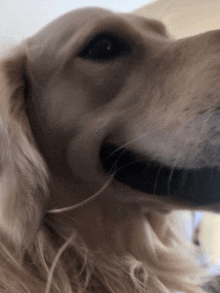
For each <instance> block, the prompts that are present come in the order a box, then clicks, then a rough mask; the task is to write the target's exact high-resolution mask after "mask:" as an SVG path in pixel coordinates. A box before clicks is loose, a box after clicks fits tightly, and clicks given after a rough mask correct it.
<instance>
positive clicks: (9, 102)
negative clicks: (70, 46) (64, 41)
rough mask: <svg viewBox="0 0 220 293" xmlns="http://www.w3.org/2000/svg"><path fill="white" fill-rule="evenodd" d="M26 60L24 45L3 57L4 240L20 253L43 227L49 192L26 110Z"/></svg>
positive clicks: (0, 155) (0, 204)
mask: <svg viewBox="0 0 220 293" xmlns="http://www.w3.org/2000/svg"><path fill="white" fill-rule="evenodd" d="M26 63H27V55H26V53H25V49H24V48H23V47H19V48H18V49H16V50H15V51H14V52H13V53H12V54H11V55H10V56H8V57H7V58H4V59H3V60H1V61H0V235H1V236H0V237H3V238H4V239H0V242H2V241H7V247H8V246H9V247H10V245H11V248H12V250H14V251H15V249H16V248H17V249H18V252H19V254H20V255H21V252H22V251H24V250H25V248H26V247H27V245H28V244H29V243H30V242H31V240H32V238H33V237H34V236H35V235H36V232H37V230H38V229H39V225H40V223H41V222H42V218H43V215H44V213H45V209H46V205H47V202H48V194H49V193H48V172H47V168H46V164H45V162H44V160H43V158H42V156H41V154H40V152H39V151H38V149H37V146H36V144H35V141H34V138H33V135H32V133H31V129H30V125H29V121H28V118H27V116H26V113H25V99H26V94H27V92H28V86H27V76H26ZM2 235H3V236H2Z"/></svg>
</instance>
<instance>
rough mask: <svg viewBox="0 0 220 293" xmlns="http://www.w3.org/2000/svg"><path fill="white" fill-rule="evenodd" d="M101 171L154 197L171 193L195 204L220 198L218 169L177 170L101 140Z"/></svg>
mask: <svg viewBox="0 0 220 293" xmlns="http://www.w3.org/2000/svg"><path fill="white" fill-rule="evenodd" d="M100 159H101V162H102V166H103V168H104V170H105V171H106V172H108V173H111V174H112V173H114V178H115V179H116V180H117V181H119V182H121V183H124V184H126V185H128V186H130V187H131V188H132V189H134V190H137V191H141V192H144V193H147V194H154V195H158V196H171V197H172V198H176V199H179V200H184V201H186V202H188V203H191V204H193V205H198V206H206V205H211V204H215V203H217V202H218V203H219V201H220V170H219V169H218V168H209V167H205V168H201V169H178V168H172V167H169V166H165V165H163V164H159V163H155V162H150V161H149V160H147V159H146V158H145V157H143V156H140V155H139V154H137V153H135V152H133V151H131V150H128V149H125V148H118V146H116V145H114V144H111V143H105V144H104V145H103V146H102V148H101V151H100Z"/></svg>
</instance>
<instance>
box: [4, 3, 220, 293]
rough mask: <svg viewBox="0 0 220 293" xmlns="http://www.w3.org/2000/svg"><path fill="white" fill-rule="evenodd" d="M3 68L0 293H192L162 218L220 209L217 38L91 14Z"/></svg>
mask: <svg viewBox="0 0 220 293" xmlns="http://www.w3.org/2000/svg"><path fill="white" fill-rule="evenodd" d="M0 66H1V68H0V144H1V145H0V184H1V186H0V202H1V204H0V216H1V221H0V260H1V264H0V292H1V293H3V292H4V293H49V292H51V293H58V292H60V293H83V292H85V293H144V292H145V293H146V292H147V293H165V292H171V291H172V292H173V291H175V290H176V291H184V292H189V293H198V292H202V289H201V287H200V281H201V280H200V279H201V276H202V273H203V272H202V269H201V271H200V268H199V265H198V264H197V262H196V261H195V259H194V254H193V253H192V250H191V247H190V245H188V244H187V243H186V242H184V241H183V239H182V238H181V235H180V233H179V232H178V221H177V219H176V218H175V217H174V214H173V213H172V211H173V210H181V209H190V210H194V209H201V210H210V211H215V212H219V210H220V206H219V203H220V195H219V192H220V180H219V178H220V171H219V166H220V135H219V134H220V126H219V125H220V124H219V119H220V31H211V32H208V33H204V34H201V35H198V36H195V37H190V38H185V39H181V40H174V39H172V38H171V37H170V36H169V34H168V33H167V31H166V28H165V27H164V25H163V24H162V23H160V22H159V21H156V20H150V19H145V18H142V17H138V16H135V15H132V14H115V13H112V12H110V11H107V10H103V9H99V8H87V9H81V10H76V11H72V12H69V13H67V14H65V15H63V16H61V17H60V18H58V19H57V20H55V21H53V22H52V23H50V24H49V25H48V26H46V27H45V28H43V29H42V30H41V31H40V32H38V33H37V34H35V35H34V36H33V37H30V38H28V39H27V40H25V41H23V42H22V43H21V44H20V45H19V46H18V47H17V48H15V49H14V50H13V52H10V53H9V54H8V55H7V56H5V57H4V58H2V60H1V63H0ZM192 249H193V248H192Z"/></svg>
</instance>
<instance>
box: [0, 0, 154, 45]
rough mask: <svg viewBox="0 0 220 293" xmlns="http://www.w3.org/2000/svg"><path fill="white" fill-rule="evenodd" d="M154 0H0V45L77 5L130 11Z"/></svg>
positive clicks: (25, 34) (78, 6)
mask: <svg viewBox="0 0 220 293" xmlns="http://www.w3.org/2000/svg"><path fill="white" fill-rule="evenodd" d="M152 1H153V0H135V1H134V0H128V1H125V0H113V1H110V2H108V1H101V0H6V1H4V0H1V2H0V46H1V45H2V44H4V43H8V42H14V41H20V40H22V39H24V38H26V37H28V36H31V35H32V34H33V33H35V32H36V31H38V30H39V29H40V28H41V27H42V26H44V25H45V24H47V23H48V22H50V21H51V20H53V19H54V18H56V17H57V16H59V15H61V14H63V13H65V12H67V11H69V10H72V9H76V8H80V7H85V6H101V7H104V8H108V9H111V10H114V11H119V12H131V11H133V10H134V9H137V8H139V7H141V6H143V5H146V4H148V3H150V2H152Z"/></svg>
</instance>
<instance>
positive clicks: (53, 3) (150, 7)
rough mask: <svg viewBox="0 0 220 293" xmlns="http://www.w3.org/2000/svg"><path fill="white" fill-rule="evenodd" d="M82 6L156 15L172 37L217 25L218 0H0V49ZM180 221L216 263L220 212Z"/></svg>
mask: <svg viewBox="0 0 220 293" xmlns="http://www.w3.org/2000/svg"><path fill="white" fill-rule="evenodd" d="M85 6H101V7H104V8H107V9H111V10H113V11H115V12H134V13H136V14H138V15H142V16H145V17H150V18H157V19H159V20H162V21H163V22H164V23H165V24H166V25H167V26H168V29H169V31H170V33H171V35H173V36H174V37H176V38H181V37H186V36H191V35H194V34H198V33H202V32H205V31H207V30H212V29H217V28H220V0H158V1H153V0H135V1H134V0H132V1H131V0H129V1H125V0H114V1H101V0H81V1H76V0H37V1H36V0H7V1H3V0H2V1H1V2H0V52H1V51H4V50H5V49H6V48H7V47H8V46H10V45H11V44H14V43H18V42H20V41H22V40H23V39H25V38H27V37H28V36H31V35H32V34H34V33H35V32H37V31H38V30H39V29H40V28H42V27H43V26H44V25H46V24H47V23H48V22H50V21H51V20H53V19H54V18H56V17H58V16H59V15H61V14H63V13H65V12H67V11H69V10H72V9H76V8H80V7H85ZM180 222H181V225H182V228H183V231H184V233H185V235H186V237H188V238H189V239H190V238H191V237H195V236H196V238H197V240H198V242H200V244H201V246H202V247H203V248H204V249H205V250H206V251H207V252H208V253H209V255H210V256H211V258H212V261H213V263H214V264H215V263H217V261H218V260H219V256H220V216H219V215H215V214H211V213H191V212H183V213H182V214H181V219H180ZM195 231H196V235H194V234H195ZM193 235H194V236H193Z"/></svg>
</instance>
